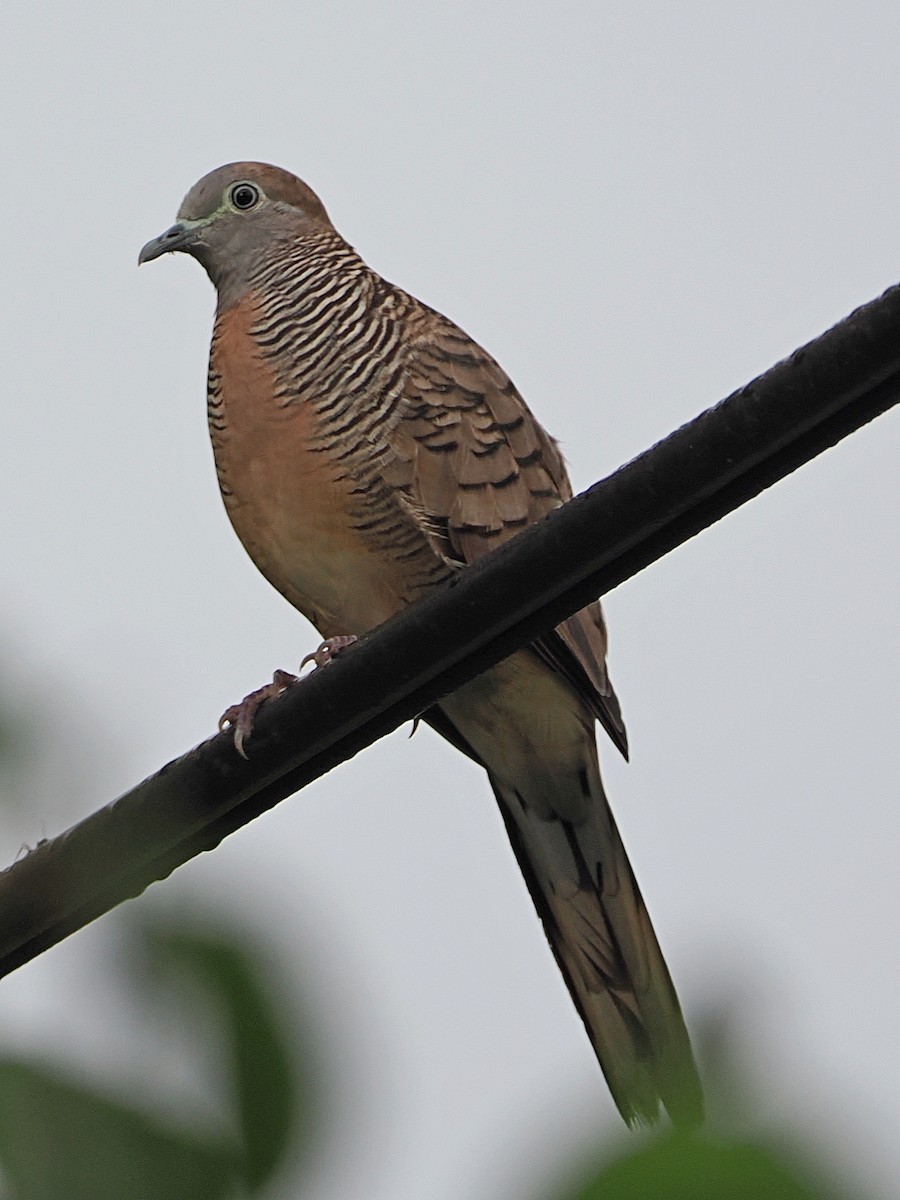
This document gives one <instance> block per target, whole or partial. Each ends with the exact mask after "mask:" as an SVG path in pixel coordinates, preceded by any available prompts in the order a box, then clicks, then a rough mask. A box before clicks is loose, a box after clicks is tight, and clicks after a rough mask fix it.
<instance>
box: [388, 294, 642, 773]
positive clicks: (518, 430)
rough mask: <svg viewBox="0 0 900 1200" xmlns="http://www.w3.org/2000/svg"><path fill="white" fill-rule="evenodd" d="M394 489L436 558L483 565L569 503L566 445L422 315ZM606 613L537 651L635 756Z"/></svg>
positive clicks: (396, 443)
mask: <svg viewBox="0 0 900 1200" xmlns="http://www.w3.org/2000/svg"><path fill="white" fill-rule="evenodd" d="M420 316H421V320H420V322H419V331H418V334H417V336H416V338H415V339H414V340H413V344H412V351H411V361H410V366H409V373H408V376H407V380H406V385H405V394H404V404H403V406H402V409H401V411H402V414H403V415H402V416H401V418H400V419H399V421H398V422H397V424H396V425H395V426H394V429H393V431H392V434H391V449H392V452H393V461H392V462H391V463H390V464H388V466H387V468H386V472H385V473H386V476H387V479H388V481H389V482H390V483H391V484H393V486H394V487H396V488H397V489H398V491H399V492H400V493H401V494H402V495H403V496H404V497H405V498H406V501H407V504H408V506H409V508H410V510H411V511H412V512H413V514H414V515H415V517H416V519H417V520H418V521H419V523H420V524H421V526H422V528H423V529H424V530H425V532H426V533H427V535H428V537H429V539H430V541H431V543H432V545H433V546H434V548H435V550H436V551H438V553H440V554H441V555H443V556H444V557H445V558H446V559H448V560H450V561H452V562H456V563H462V564H468V563H472V562H475V561H476V560H477V559H479V558H481V557H483V555H485V554H487V553H489V552H490V551H491V550H494V549H496V547H497V546H499V545H501V544H502V543H503V542H505V541H508V540H509V538H511V537H514V536H515V534H517V533H518V532H520V530H522V529H524V528H525V526H527V525H531V524H532V523H533V522H535V521H537V520H539V519H540V518H541V517H543V516H545V515H546V514H547V513H548V512H550V511H551V510H552V509H554V508H557V507H558V506H559V505H560V504H562V503H563V502H564V501H566V500H569V499H571V496H572V488H571V485H570V483H569V479H568V475H567V474H566V468H565V464H564V462H563V458H562V454H561V453H560V450H559V447H558V445H557V443H556V442H555V441H554V439H553V438H551V437H550V436H549V434H547V433H546V431H545V430H544V429H543V428H542V427H541V425H540V424H539V423H538V421H537V420H536V419H535V418H534V416H533V415H532V413H531V411H530V410H529V408H528V406H527V405H526V403H525V401H524V400H523V399H522V397H521V396H520V395H519V393H518V391H517V390H516V388H515V386H514V385H513V383H512V381H511V380H510V379H509V377H508V376H507V375H506V373H505V372H504V371H503V370H502V368H501V367H500V366H498V364H497V363H496V362H495V361H494V359H493V358H491V356H490V355H489V354H488V353H487V352H486V351H484V350H482V348H481V347H480V346H479V345H477V343H475V342H474V341H473V340H472V339H471V338H470V337H469V336H468V335H467V334H465V333H463V331H462V330H461V329H459V328H458V327H457V326H456V325H454V324H453V323H452V322H451V321H449V320H447V318H445V317H442V316H441V315H440V314H439V313H436V312H434V311H433V310H431V309H428V308H425V306H422V308H421V310H420ZM606 644H607V643H606V626H605V623H604V620H603V613H602V610H601V608H600V604H599V603H597V602H595V603H593V604H590V605H588V606H587V607H586V608H583V609H582V610H581V611H580V612H578V613H576V614H575V615H574V616H572V617H569V618H568V620H566V621H564V622H562V624H561V625H558V626H557V628H556V629H555V630H554V631H552V632H551V633H548V634H546V635H544V636H543V637H541V638H540V639H539V640H538V641H537V642H536V643H535V644H534V649H535V651H536V652H537V653H538V654H539V655H540V656H541V657H542V658H543V659H544V660H545V661H546V662H547V663H548V664H549V665H550V666H552V667H553V668H554V669H556V670H558V671H559V672H560V673H561V674H562V675H564V676H565V677H566V678H567V679H568V680H569V682H570V683H571V684H572V685H573V686H574V687H575V689H576V691H577V692H578V693H579V694H580V695H581V696H582V697H583V698H584V700H585V701H586V702H587V703H588V705H589V706H590V707H591V709H592V710H593V711H594V713H595V715H596V716H597V718H598V719H599V720H600V722H601V724H602V725H603V726H604V728H605V729H606V731H607V732H608V733H609V735H610V737H611V738H612V740H613V742H614V743H615V744H616V745H617V746H618V748H619V749H620V750H621V751H622V753H623V754H624V755H626V757H627V752H628V750H627V740H626V735H625V726H624V724H623V721H622V714H621V710H620V707H619V702H618V700H617V698H616V694H615V692H614V691H613V688H612V684H611V683H610V681H609V677H608V675H607V670H606Z"/></svg>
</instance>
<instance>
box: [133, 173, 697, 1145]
mask: <svg viewBox="0 0 900 1200" xmlns="http://www.w3.org/2000/svg"><path fill="white" fill-rule="evenodd" d="M176 250H177V251H182V252H184V253H187V254H190V255H192V256H193V257H194V258H196V259H197V260H198V261H199V262H200V263H201V264H202V265H203V267H204V268H205V269H206V271H207V274H208V275H209V277H210V279H211V280H212V282H213V284H214V285H215V287H216V290H217V293H218V306H217V310H216V318H215V327H214V330H213V335H212V347H211V353H210V367H209V390H208V412H209V429H210V435H211V438H212V444H213V450H214V453H215V463H216V471H217V474H218V480H219V486H220V488H221V492H222V496H223V499H224V502H225V507H226V510H227V512H228V516H229V517H230V519H231V522H232V524H233V526H234V528H235V530H236V532H237V535H238V537H239V538H240V540H241V542H242V543H243V544H244V547H245V548H246V550H247V552H248V553H249V555H250V557H251V558H252V559H253V561H254V562H255V564H256V565H257V567H258V568H259V569H260V571H262V573H263V575H265V577H266V578H267V579H268V580H269V582H270V583H272V584H273V586H274V587H276V588H277V589H278V591H279V592H281V594H282V595H283V596H285V597H286V598H287V600H288V601H290V603H291V604H293V605H294V606H295V607H296V608H298V609H299V610H300V612H301V613H303V614H304V616H306V617H307V618H308V619H309V620H310V621H311V622H312V623H313V625H315V627H316V628H317V629H318V630H319V632H320V633H321V635H322V636H323V637H324V638H326V639H327V640H326V643H325V644H324V649H323V654H324V656H325V657H327V656H328V653H329V651H330V649H331V648H333V647H335V646H340V645H341V644H343V642H344V641H346V639H348V638H353V637H354V636H358V635H361V634H363V633H365V632H367V631H369V630H371V629H373V628H374V627H375V626H376V625H378V624H380V623H381V622H382V621H384V620H386V619H387V618H388V617H390V616H391V615H392V614H393V613H396V612H397V611H398V610H400V609H402V608H403V607H404V606H406V605H409V604H412V603H414V602H415V600H416V599H417V598H418V597H420V596H422V595H424V594H425V593H427V592H429V591H430V590H431V589H433V588H437V587H440V586H441V585H442V584H444V583H446V581H447V580H449V579H450V578H451V577H452V576H453V574H454V572H456V571H458V570H459V569H460V568H461V567H462V566H463V565H465V564H466V563H471V562H473V561H474V560H475V559H478V558H480V557H481V556H482V555H484V554H487V553H489V551H490V550H491V549H492V548H494V547H495V546H498V545H500V544H501V543H502V542H503V541H505V540H506V539H508V538H510V537H513V536H514V535H515V534H516V533H517V532H518V531H519V530H520V529H522V527H523V526H525V525H528V524H529V523H531V522H533V521H536V520H537V519H538V518H540V517H541V516H543V515H544V514H545V513H547V512H548V511H549V510H550V509H552V508H554V507H556V506H557V505H559V504H560V503H562V502H563V501H565V500H567V499H569V498H570V497H571V495H572V491H571V487H570V484H569V480H568V477H567V475H566V470H565V466H564V464H563V460H562V456H561V454H560V452H559V449H558V447H557V444H556V442H555V441H554V440H553V439H552V438H551V437H549V436H548V434H547V433H546V432H545V431H544V430H543V429H542V427H541V426H540V425H539V424H538V422H537V421H536V420H535V418H534V417H533V416H532V414H531V412H530V411H529V409H528V407H527V406H526V404H525V402H524V401H523V399H522V398H521V396H520V395H519V393H518V392H517V390H516V388H515V387H514V386H513V384H512V383H511V381H510V380H509V378H508V377H507V375H506V374H505V373H504V372H503V370H502V369H501V368H500V367H499V366H498V364H497V363H496V362H495V361H494V360H493V359H492V358H491V357H490V355H489V354H487V353H486V352H485V351H484V350H482V349H481V347H480V346H478V345H477V344H476V343H475V342H474V341H473V340H472V339H471V338H470V337H468V335H467V334H465V333H464V332H463V331H462V330H461V329H460V328H459V327H458V326H456V325H454V324H453V322H452V321H449V320H448V319H447V318H446V317H444V316H441V314H440V313H438V312H435V311H434V310H433V309H431V308H429V307H427V306H426V305H425V304H422V303H420V302H419V301H418V300H416V299H414V298H413V297H412V296H410V295H408V294H407V293H406V292H404V291H402V290H401V289H400V288H398V287H395V286H394V285H393V284H391V283H388V282H387V281H386V280H384V279H382V278H381V277H380V276H379V275H377V274H376V273H375V272H374V271H372V270H370V268H369V267H368V266H366V264H365V263H364V262H363V261H362V259H361V258H360V257H359V255H358V254H357V253H356V251H355V250H353V248H352V247H351V246H350V245H348V243H347V242H346V241H344V239H343V238H342V237H341V236H340V235H339V234H338V233H337V231H336V230H335V228H334V226H333V225H332V223H331V221H330V220H329V218H328V215H327V213H326V211H325V208H324V207H323V205H322V203H321V201H320V200H319V199H318V197H317V196H316V195H315V194H314V192H313V191H312V190H311V189H310V188H309V187H308V186H307V185H306V184H305V183H303V182H301V181H300V180H299V179H297V178H295V176H293V175H291V174H289V173H288V172H286V171H283V170H281V169H279V168H277V167H272V166H268V165H265V164H262V163H251V162H244V163H232V164H229V165H227V166H224V167H219V168H218V169H217V170H215V171H212V172H211V173H210V174H208V175H206V176H205V177H204V178H203V179H201V180H200V181H199V183H197V184H196V185H195V186H194V187H193V188H192V189H191V191H190V192H189V193H188V195H187V197H186V199H185V200H184V203H183V204H182V206H181V209H180V210H179V213H178V220H177V223H176V224H175V225H173V226H172V227H171V228H170V229H168V230H166V232H165V233H163V234H161V235H160V236H159V237H158V238H155V239H154V240H153V241H151V242H148V243H147V245H146V246H145V247H144V248H143V250H142V251H141V254H140V262H148V261H150V260H151V259H155V258H158V257H160V256H161V255H163V254H166V253H169V252H170V251H176ZM287 678H289V677H287ZM284 682H285V677H284V676H282V677H281V678H280V679H278V680H276V684H275V690H277V689H278V688H279V687H282V686H284ZM267 694H269V693H268V691H267V689H261V692H260V693H259V694H258V696H257V702H258V699H259V697H260V696H264V695H267ZM248 699H251V700H252V697H251V698H248ZM251 710H252V705H251ZM243 711H244V710H242V709H241V706H238V708H237V709H236V710H233V711H231V712H230V714H229V716H230V717H231V719H234V714H235V712H237V713H238V714H239V718H240V719H241V720H243V717H242V716H241V714H242V713H243ZM425 719H426V720H428V721H429V723H430V724H431V725H433V726H434V728H435V729H437V730H438V732H439V733H441V734H443V735H444V736H445V737H446V738H447V739H448V740H449V741H450V742H451V743H452V744H453V745H454V746H456V747H457V748H458V749H460V750H461V751H463V753H465V754H467V755H468V756H469V757H470V758H472V759H474V760H475V762H476V763H479V764H480V765H482V766H483V767H484V768H485V769H486V770H487V773H488V779H489V781H490V784H491V787H492V788H493V791H494V794H495V796H496V798H497V802H498V804H499V807H500V812H501V814H502V817H503V821H504V823H505V826H506V829H507V832H508V834H509V837H510V840H511V842H512V846H513V849H514V851H515V854H516V857H517V859H518V861H519V865H520V867H521V869H522V873H523V875H524V877H525V881H526V883H527V885H528V889H529V891H530V893H531V896H532V899H533V900H534V903H535V906H536V907H537V911H538V913H539V915H540V918H541V920H542V922H543V926H544V930H545V932H546V934H547V937H548V939H549V942H550V945H551V947H552V949H553V953H554V955H555V956H556V961H557V963H558V965H559V967H560V970H561V971H562V974H563V976H564V978H565V981H566V983H567V985H568V987H569V991H570V992H571V995H572V998H573V1000H574V1002H575V1006H576V1008H577V1009H578V1012H579V1013H580V1015H581V1017H582V1020H583V1021H584V1024H585V1027H586V1029H587V1033H588V1036H589V1038H590V1040H591V1042H592V1044H593V1047H594V1050H595V1052H596V1054H597V1058H598V1059H599V1062H600V1065H601V1067H602V1069H603V1072H604V1074H605V1076H606V1079H607V1082H608V1084H609V1088H610V1090H611V1092H612V1095H613V1098H614V1100H615V1103H616V1104H617V1106H618V1108H619V1111H620V1112H621V1114H622V1116H623V1117H624V1119H625V1121H626V1122H628V1123H629V1124H631V1123H633V1122H635V1121H637V1122H650V1121H654V1120H656V1119H657V1117H658V1115H659V1105H660V1102H662V1104H663V1105H664V1106H665V1108H666V1109H667V1111H668V1113H669V1115H670V1117H671V1118H672V1120H673V1121H674V1122H675V1123H676V1124H680V1125H694V1124H697V1123H698V1122H699V1121H700V1120H701V1119H702V1109H703V1101H702V1093H701V1088H700V1083H699V1079H698V1076H697V1071H696V1067H695V1065H694V1060H693V1056H692V1053H691V1047H690V1041H689V1038H688V1034H687V1030H686V1028H685V1025H684V1020H683V1017H682V1014H681V1009H680V1007H679V1003H678V999H677V996H676V994H675V990H674V988H673V985H672V982H671V979H670V977H669V972H668V970H667V968H666V964H665V961H664V959H663V956H662V953H661V951H660V948H659V945H658V943H657V940H656V936H655V934H654V932H653V927H652V925H651V923H650V918H649V916H648V913H647V909H646V907H645V905H644V902H643V900H642V898H641V894H640V892H639V890H638V886H637V883H636V881H635V878H634V874H633V872H632V869H631V865H630V863H629V861H628V858H627V856H626V853H625V849H624V847H623V845H622V841H621V839H620V836H619V833H618V830H617V828H616V824H615V821H614V819H613V815H612V813H611V811H610V808H609V805H608V803H607V800H606V796H605V794H604V791H603V785H602V783H601V780H600V770H599V766H598V758H597V747H596V741H595V736H594V724H595V720H599V721H600V723H601V724H602V725H603V727H604V728H605V730H606V731H607V733H608V734H609V735H610V737H611V738H612V741H613V742H614V744H615V745H616V746H617V747H618V748H619V750H620V751H622V753H623V754H627V744H626V738H625V727H624V725H623V723H622V717H621V713H620V709H619V704H618V701H617V699H616V695H615V692H614V691H613V689H612V686H611V684H610V682H609V678H608V675H607V670H606V629H605V625H604V620H603V615H602V613H601V609H600V605H599V603H595V604H591V605H590V606H588V607H587V608H585V609H583V610H582V611H581V612H579V613H577V614H576V615H575V616H573V617H571V618H569V620H567V621H564V622H563V623H562V624H561V625H560V626H558V627H557V629H556V630H554V631H553V632H551V633H548V634H547V635H546V636H544V637H542V638H541V639H540V640H539V641H537V642H536V643H534V645H533V646H532V647H531V648H529V649H527V650H522V651H519V652H518V653H516V654H514V655H513V656H512V657H511V658H509V659H507V660H506V661H505V662H504V663H501V664H500V665H499V666H497V667H494V668H493V669H491V670H490V671H488V672H487V673H486V674H484V675H482V676H481V677H480V678H478V679H476V680H474V681H473V682H472V683H469V684H467V685H466V686H464V687H462V688H460V689H459V690H458V691H457V692H455V693H453V694H452V695H450V696H447V697H446V698H445V699H443V700H441V702H440V703H439V705H437V706H435V707H434V708H433V709H431V710H429V712H428V713H427V714H425ZM249 725H250V721H249V720H248V721H246V723H245V724H244V725H243V727H242V730H241V733H242V735H244V734H246V733H247V732H248V730H249Z"/></svg>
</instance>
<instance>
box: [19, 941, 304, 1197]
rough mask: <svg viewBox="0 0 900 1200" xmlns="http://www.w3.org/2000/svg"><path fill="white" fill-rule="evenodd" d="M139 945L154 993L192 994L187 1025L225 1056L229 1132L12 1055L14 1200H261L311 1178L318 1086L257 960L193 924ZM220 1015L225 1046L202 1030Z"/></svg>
mask: <svg viewBox="0 0 900 1200" xmlns="http://www.w3.org/2000/svg"><path fill="white" fill-rule="evenodd" d="M134 937H135V939H136V940H137V942H138V944H139V947H138V948H139V949H140V950H141V951H142V952H143V953H142V956H141V957H142V960H143V964H144V970H143V972H142V983H143V984H144V985H145V988H146V990H147V991H148V992H150V993H151V994H152V993H153V992H154V991H155V990H156V989H157V988H158V987H159V986H160V985H162V986H163V987H164V988H171V987H172V986H173V985H175V986H177V985H178V984H179V983H184V982H188V983H189V984H192V985H193V986H192V987H190V988H187V989H184V988H182V989H181V992H182V994H180V995H179V1013H180V1014H181V1017H182V1020H183V1022H185V1023H187V1024H188V1025H189V1024H190V1023H191V1021H192V1020H194V1022H195V1023H196V1025H197V1041H198V1043H200V1044H204V1045H207V1046H215V1045H217V1044H220V1045H221V1046H222V1047H223V1048H224V1051H225V1061H224V1062H223V1063H221V1064H219V1065H220V1066H221V1068H222V1069H221V1070H220V1071H219V1072H217V1074H218V1076H219V1078H221V1079H222V1080H223V1081H224V1085H225V1091H226V1095H224V1096H223V1097H221V1109H222V1111H223V1112H225V1113H227V1114H229V1116H230V1119H229V1120H228V1121H227V1122H226V1125H227V1127H226V1128H224V1129H222V1130H221V1131H218V1132H217V1133H216V1134H214V1135H210V1134H208V1133H201V1132H200V1131H198V1129H196V1128H195V1127H193V1125H192V1124H191V1123H190V1122H189V1114H186V1119H185V1123H184V1125H183V1126H181V1127H179V1126H177V1125H176V1124H174V1123H173V1121H172V1120H171V1119H168V1120H165V1119H163V1118H162V1117H161V1116H158V1115H155V1114H153V1113H150V1112H146V1111H142V1110H141V1109H139V1108H137V1107H134V1106H133V1105H131V1104H129V1103H123V1102H121V1101H119V1100H117V1099H113V1098H111V1097H109V1096H107V1095H104V1094H103V1092H102V1091H101V1090H100V1089H97V1088H94V1087H93V1086H90V1085H88V1084H86V1083H84V1082H82V1081H80V1080H79V1081H76V1080H74V1079H72V1078H70V1077H67V1076H65V1075H64V1074H63V1073H62V1072H61V1071H59V1070H58V1069H56V1068H54V1067H52V1066H44V1065H39V1064H37V1063H34V1062H26V1061H22V1060H20V1059H14V1058H5V1059H4V1058H0V1166H2V1170H3V1174H4V1176H5V1180H6V1185H7V1188H6V1191H5V1193H4V1194H3V1200H219V1198H220V1197H222V1198H226V1197H227V1198H234V1197H241V1196H256V1195H262V1194H263V1193H264V1191H265V1187H266V1184H268V1183H269V1182H270V1181H271V1180H272V1179H273V1178H274V1177H275V1175H276V1173H277V1172H278V1171H279V1169H280V1168H281V1167H282V1166H283V1165H284V1164H285V1163H287V1162H289V1163H290V1165H291V1166H292V1168H294V1170H295V1171H299V1170H301V1169H302V1165H303V1161H304V1159H305V1156H306V1155H307V1154H308V1152H309V1151H310V1150H311V1148H312V1142H313V1138H312V1137H311V1131H312V1130H314V1128H315V1126H316V1117H317V1112H316V1109H317V1102H316V1101H317V1088H318V1082H317V1081H318V1078H319V1076H318V1072H317V1071H316V1070H315V1069H313V1062H312V1059H313V1057H314V1056H313V1055H312V1053H311V1052H310V1047H309V1040H308V1039H307V1038H304V1037H303V1036H302V1030H299V1029H298V1028H297V1025H298V1022H297V1021H296V1019H293V1020H291V1019H290V1018H289V1017H288V1014H287V1013H286V1012H285V1011H284V1008H285V1007H286V1006H285V1005H284V1004H283V1002H282V1003H279V1002H278V1001H277V1000H276V997H275V994H274V990H273V987H272V984H271V979H270V977H269V976H270V972H269V971H267V970H266V968H265V966H264V965H263V964H262V963H261V962H260V961H259V956H258V955H257V954H256V953H254V952H252V951H251V950H250V949H249V948H248V946H247V945H246V944H245V943H244V940H243V939H242V938H241V937H240V936H239V935H237V934H236V933H234V932H233V931H225V930H224V929H223V928H222V927H219V928H218V929H217V930H215V931H214V932H210V931H209V930H204V931H203V932H198V931H197V930H195V929H193V928H192V927H191V925H190V923H188V922H187V921H184V920H174V921H168V922H166V923H161V922H157V923H155V924H153V925H148V926H144V927H143V928H141V929H139V930H137V931H136V932H135V934H134ZM191 997H193V1002H191ZM210 1005H211V1006H212V1008H213V1011H214V1012H215V1013H216V1016H217V1020H218V1023H219V1026H220V1030H221V1032H222V1033H224V1037H222V1038H220V1039H219V1040H218V1042H217V1039H216V1038H215V1037H212V1036H210V1033H209V1031H208V1029H207V1030H206V1031H204V1027H203V1022H204V1019H208V1012H209V1009H210ZM192 1009H193V1011H192Z"/></svg>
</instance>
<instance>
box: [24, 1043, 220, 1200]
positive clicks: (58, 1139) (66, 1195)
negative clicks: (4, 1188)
mask: <svg viewBox="0 0 900 1200" xmlns="http://www.w3.org/2000/svg"><path fill="white" fill-rule="evenodd" d="M0 1163H2V1165H3V1171H4V1173H5V1175H6V1178H7V1181H8V1184H9V1186H10V1189H11V1194H12V1196H13V1197H14V1200H219V1198H220V1197H226V1196H230V1195H234V1181H235V1178H236V1175H235V1163H234V1159H233V1157H232V1156H230V1155H229V1154H228V1153H227V1152H226V1151H225V1150H224V1149H223V1148H222V1147H216V1146H214V1145H202V1144H200V1143H199V1142H197V1141H194V1140H189V1139H188V1138H185V1137H183V1136H181V1135H179V1134H178V1133H175V1132H173V1131H172V1130H171V1129H168V1128H166V1127H165V1126H164V1125H163V1124H162V1123H161V1122H157V1121H155V1120H153V1119H152V1118H151V1117H149V1116H147V1115H146V1114H144V1113H141V1112H139V1111H137V1110H136V1109H132V1108H129V1107H126V1106H125V1105H123V1104H119V1103H116V1102H115V1101H113V1100H110V1099H107V1098H105V1097H103V1096H101V1095H99V1094H97V1093H96V1092H94V1091H91V1090H89V1089H88V1088H86V1087H82V1086H79V1085H77V1084H75V1083H73V1082H71V1081H70V1080H66V1079H64V1078H63V1077H62V1076H60V1075H58V1074H57V1073H55V1072H53V1071H51V1070H44V1069H41V1068H39V1067H36V1066H32V1065H30V1064H28V1063H24V1062H19V1061H15V1060H11V1059H5V1060H2V1061H0Z"/></svg>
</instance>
